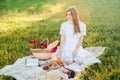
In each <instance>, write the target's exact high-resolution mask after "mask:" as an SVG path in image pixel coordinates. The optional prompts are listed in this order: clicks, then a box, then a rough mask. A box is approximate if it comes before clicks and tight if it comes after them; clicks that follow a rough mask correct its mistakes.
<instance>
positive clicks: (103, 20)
mask: <svg viewBox="0 0 120 80" xmlns="http://www.w3.org/2000/svg"><path fill="white" fill-rule="evenodd" d="M63 1H64V3H63ZM70 5H75V6H76V7H77V8H78V10H79V14H80V20H81V21H83V22H85V23H86V24H87V36H86V37H85V38H84V42H83V46H84V47H90V46H104V47H106V49H105V51H104V53H103V54H102V55H101V56H99V59H100V60H101V61H102V63H100V64H94V65H90V66H88V67H87V68H86V69H85V71H84V72H83V74H82V76H79V77H78V78H77V80H120V68H119V67H120V63H119V62H120V59H119V57H120V55H119V53H120V43H119V40H120V35H119V34H120V29H119V26H120V23H119V22H118V21H119V19H120V15H119V14H120V11H119V8H120V3H119V0H109V1H108V0H101V1H96V0H0V68H3V67H4V66H6V65H9V64H13V63H14V62H15V61H16V60H17V59H18V58H20V57H24V56H27V55H31V52H30V47H29V44H28V41H30V40H32V39H40V40H43V39H44V38H46V37H47V38H48V39H49V41H54V40H57V39H58V40H59V39H60V35H59V30H60V25H61V23H62V22H64V21H66V18H65V9H66V8H67V7H68V6H70ZM0 79H1V80H14V79H13V78H12V77H11V76H0Z"/></svg>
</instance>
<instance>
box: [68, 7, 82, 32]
mask: <svg viewBox="0 0 120 80" xmlns="http://www.w3.org/2000/svg"><path fill="white" fill-rule="evenodd" d="M67 12H71V16H72V18H73V25H74V34H77V33H80V32H81V30H80V27H79V26H80V25H79V17H78V12H77V9H76V7H75V6H71V7H68V8H67V10H66V15H67Z"/></svg>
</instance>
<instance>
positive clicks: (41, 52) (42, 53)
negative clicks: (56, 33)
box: [30, 38, 52, 60]
mask: <svg viewBox="0 0 120 80" xmlns="http://www.w3.org/2000/svg"><path fill="white" fill-rule="evenodd" d="M43 41H46V42H47V45H48V43H49V40H48V38H45V39H43ZM43 41H42V42H43ZM30 50H31V52H32V54H33V56H34V57H36V58H38V59H42V60H47V59H50V58H51V55H52V53H51V51H50V50H45V49H30Z"/></svg>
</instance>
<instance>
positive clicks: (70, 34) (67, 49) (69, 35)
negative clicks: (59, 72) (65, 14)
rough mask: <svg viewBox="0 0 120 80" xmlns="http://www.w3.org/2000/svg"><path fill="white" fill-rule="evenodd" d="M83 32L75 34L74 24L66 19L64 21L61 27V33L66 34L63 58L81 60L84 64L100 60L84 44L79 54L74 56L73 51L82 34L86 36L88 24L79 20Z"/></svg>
mask: <svg viewBox="0 0 120 80" xmlns="http://www.w3.org/2000/svg"><path fill="white" fill-rule="evenodd" d="M79 25H80V30H81V33H78V34H74V26H73V25H72V24H71V23H70V22H69V21H66V22H64V23H62V25H61V28H60V34H64V35H65V36H66V39H65V44H64V47H63V51H62V60H63V61H65V60H81V62H82V63H83V65H84V66H87V65H89V64H92V63H98V62H100V60H99V59H97V58H96V57H95V56H94V55H93V54H92V53H90V52H88V51H86V50H85V49H83V47H82V45H81V46H80V48H79V51H78V55H77V56H76V57H75V58H73V56H72V52H73V50H74V49H75V47H76V45H77V43H78V41H79V38H80V37H81V35H83V36H86V25H85V24H84V23H83V22H79Z"/></svg>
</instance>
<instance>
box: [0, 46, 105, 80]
mask: <svg viewBox="0 0 120 80" xmlns="http://www.w3.org/2000/svg"><path fill="white" fill-rule="evenodd" d="M85 49H86V50H88V51H89V52H91V53H93V54H94V55H95V56H96V57H97V56H99V55H100V54H101V53H102V52H103V51H104V49H105V47H88V48H85ZM27 58H31V56H27V57H23V58H19V59H18V60H16V62H15V63H14V64H12V65H7V66H5V67H3V68H2V69H0V75H10V76H12V77H14V78H16V79H17V80H51V79H49V78H46V77H47V76H46V74H48V73H49V74H50V72H47V71H45V70H43V69H42V67H26V66H25V59H27ZM57 73H58V72H57ZM53 75H54V74H53ZM60 76H65V78H66V75H64V74H62V73H61V75H60ZM56 79H57V78H56ZM57 80H59V79H57ZM66 80H67V79H66Z"/></svg>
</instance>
